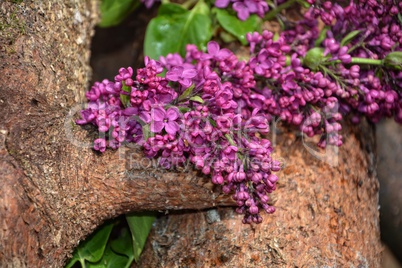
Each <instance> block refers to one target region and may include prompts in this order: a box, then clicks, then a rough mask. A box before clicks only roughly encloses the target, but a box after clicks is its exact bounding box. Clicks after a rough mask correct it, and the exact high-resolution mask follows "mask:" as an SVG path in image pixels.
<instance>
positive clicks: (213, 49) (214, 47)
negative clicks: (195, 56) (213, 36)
mask: <svg viewBox="0 0 402 268" xmlns="http://www.w3.org/2000/svg"><path fill="white" fill-rule="evenodd" d="M207 47H208V53H209V54H210V55H216V54H217V53H218V52H219V48H220V47H219V44H218V43H216V42H215V41H211V42H209V43H208V45H207Z"/></svg>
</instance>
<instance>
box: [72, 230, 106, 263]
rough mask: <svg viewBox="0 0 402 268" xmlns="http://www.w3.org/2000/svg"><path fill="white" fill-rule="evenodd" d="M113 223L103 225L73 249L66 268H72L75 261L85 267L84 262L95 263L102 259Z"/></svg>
mask: <svg viewBox="0 0 402 268" xmlns="http://www.w3.org/2000/svg"><path fill="white" fill-rule="evenodd" d="M112 228H113V223H109V224H106V225H103V226H102V227H101V228H100V229H98V230H96V231H95V233H93V234H92V235H90V236H89V237H88V238H87V239H86V240H85V241H84V242H83V243H80V244H79V245H78V247H77V248H76V249H75V251H74V254H73V257H72V258H71V260H70V261H69V262H68V264H67V266H66V268H69V267H72V266H73V265H74V264H75V263H76V262H77V261H79V262H80V263H81V264H84V265H85V261H89V262H97V261H99V260H100V259H101V258H102V255H103V252H104V251H105V247H106V243H107V241H108V239H109V236H110V232H111V231H112Z"/></svg>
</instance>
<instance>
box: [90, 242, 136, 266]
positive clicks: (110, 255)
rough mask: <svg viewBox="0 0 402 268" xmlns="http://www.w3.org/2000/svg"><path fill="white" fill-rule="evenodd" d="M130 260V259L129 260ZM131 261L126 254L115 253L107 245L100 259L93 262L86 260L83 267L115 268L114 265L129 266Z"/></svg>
mask: <svg viewBox="0 0 402 268" xmlns="http://www.w3.org/2000/svg"><path fill="white" fill-rule="evenodd" d="M131 262H132V261H131ZM131 262H129V258H127V257H126V256H123V255H120V254H117V253H115V252H114V251H113V250H112V249H111V246H110V245H109V246H107V247H106V249H105V253H104V254H103V256H102V259H100V260H99V261H97V262H95V263H91V262H88V263H87V264H86V266H85V267H87V268H115V267H125V268H128V267H130V264H131Z"/></svg>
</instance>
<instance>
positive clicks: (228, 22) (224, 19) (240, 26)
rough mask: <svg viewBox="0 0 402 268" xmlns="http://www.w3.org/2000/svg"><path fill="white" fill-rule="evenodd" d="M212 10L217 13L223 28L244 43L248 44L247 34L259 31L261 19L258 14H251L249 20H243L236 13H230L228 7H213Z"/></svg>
mask: <svg viewBox="0 0 402 268" xmlns="http://www.w3.org/2000/svg"><path fill="white" fill-rule="evenodd" d="M212 12H213V13H215V14H216V18H217V20H218V22H219V24H220V25H221V26H222V28H223V29H225V30H226V31H228V32H229V33H231V34H232V35H234V36H236V38H237V39H238V40H239V41H240V42H241V43H242V45H247V44H248V42H247V39H246V34H247V33H249V32H255V31H257V30H258V27H259V26H260V25H261V19H260V18H259V17H258V16H257V15H251V16H250V17H249V18H248V19H247V20H245V21H241V20H239V19H238V18H237V17H236V16H235V15H231V14H229V12H228V11H227V10H226V9H220V8H213V9H212Z"/></svg>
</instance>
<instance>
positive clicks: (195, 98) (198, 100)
mask: <svg viewBox="0 0 402 268" xmlns="http://www.w3.org/2000/svg"><path fill="white" fill-rule="evenodd" d="M190 100H191V101H195V102H199V103H204V100H203V99H202V98H201V97H200V96H194V97H191V98H190Z"/></svg>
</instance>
